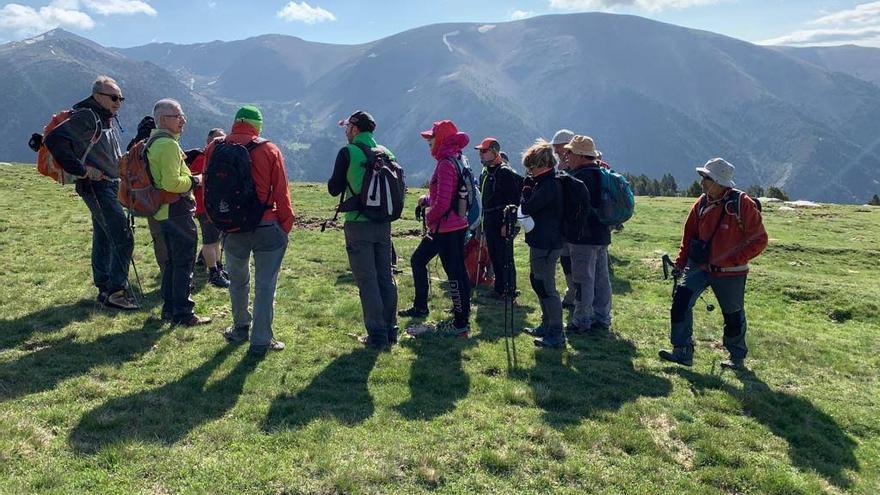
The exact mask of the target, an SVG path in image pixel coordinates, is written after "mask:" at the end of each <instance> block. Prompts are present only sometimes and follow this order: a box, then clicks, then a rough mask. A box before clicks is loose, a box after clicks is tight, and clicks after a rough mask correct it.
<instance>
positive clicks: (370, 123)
mask: <svg viewBox="0 0 880 495" xmlns="http://www.w3.org/2000/svg"><path fill="white" fill-rule="evenodd" d="M349 124H351V125H353V126H356V127H357V128H358V129H360V130H362V131H365V132H373V131H374V130H375V129H376V120H375V119H373V116H372V115H370V114H368V113H367V112H364V111H363V110H358V111H357V112H355V113H353V114H351V115H349V117H348V118H347V119H344V120H340V121H339V126H340V127H341V126H346V125H349Z"/></svg>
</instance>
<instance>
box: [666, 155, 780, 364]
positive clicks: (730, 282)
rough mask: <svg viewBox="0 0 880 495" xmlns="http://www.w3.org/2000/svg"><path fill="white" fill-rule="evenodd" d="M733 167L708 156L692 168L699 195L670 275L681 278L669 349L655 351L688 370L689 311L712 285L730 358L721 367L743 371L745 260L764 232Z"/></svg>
mask: <svg viewBox="0 0 880 495" xmlns="http://www.w3.org/2000/svg"><path fill="white" fill-rule="evenodd" d="M733 172H734V167H733V165H731V164H730V163H728V162H727V161H725V160H724V159H722V158H713V159H711V160H709V161H708V162H707V163H706V165H704V166H702V167H698V168H697V173H698V174H700V176H701V177H702V181H701V182H700V185H701V186H702V188H703V194H702V195H701V196H700V197H699V199H697V201H696V202H695V203H694V205H693V207H692V208H691V211H690V214H689V215H688V218H687V221H686V222H685V225H684V235H683V236H682V238H681V248H680V250H679V253H678V258H677V259H676V260H675V267H674V271H673V276H675V278H676V279H677V278H678V276H680V274H682V273H683V274H684V281H683V282H682V284H681V285H680V286H678V288H677V289H676V291H675V295H674V296H673V298H672V309H671V310H670V319H671V327H672V328H671V332H670V340H671V341H672V345H673V350H672V351H666V350H661V351H660V358H661V359H663V360H666V361H672V362H674V363H678V364H683V365H685V366H691V365H692V364H693V356H694V341H693V324H694V321H693V307H694V304H695V303H696V302H697V298H698V297H700V294H702V293H703V291H704V290H706V288H707V287H712V291H713V292H714V293H715V297H716V298H717V299H718V304H719V305H720V306H721V312H722V313H723V315H724V339H723V343H724V347H725V348H726V349H727V351H728V352H729V353H730V360H728V361H724V362H722V363H721V365H722V366H723V367H726V368H733V369H742V368H744V361H745V358H746V354H747V353H748V348H747V347H746V328H747V326H748V325H747V324H746V313H745V310H744V309H743V301H744V298H745V290H746V277H747V276H748V272H749V260H751V259H752V258H754V257H756V256H758V255H759V254H761V252H762V251H763V250H764V248H765V247H767V231H766V230H764V224H763V222H762V220H761V212H760V210H759V208H758V206H757V203H755V201H754V200H753V199H752V198H750V197H749V196H748V195H747V194H746V193H744V192H742V191H739V190H737V189H734V188H733V186H734V182H733Z"/></svg>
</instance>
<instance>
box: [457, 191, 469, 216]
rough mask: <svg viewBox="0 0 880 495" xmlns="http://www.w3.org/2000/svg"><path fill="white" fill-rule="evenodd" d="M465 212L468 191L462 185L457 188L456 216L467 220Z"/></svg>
mask: <svg viewBox="0 0 880 495" xmlns="http://www.w3.org/2000/svg"><path fill="white" fill-rule="evenodd" d="M467 210H468V189H467V185H465V184H462V185H461V187H459V188H458V211H457V212H456V213H458V216H460V217H461V218H467Z"/></svg>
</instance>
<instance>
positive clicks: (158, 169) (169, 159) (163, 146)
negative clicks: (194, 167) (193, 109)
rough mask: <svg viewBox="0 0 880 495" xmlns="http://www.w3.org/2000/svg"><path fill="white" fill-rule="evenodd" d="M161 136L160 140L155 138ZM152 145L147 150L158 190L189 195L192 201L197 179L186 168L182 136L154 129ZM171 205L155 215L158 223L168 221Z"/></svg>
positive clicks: (151, 171)
mask: <svg viewBox="0 0 880 495" xmlns="http://www.w3.org/2000/svg"><path fill="white" fill-rule="evenodd" d="M157 135H161V136H160V137H158V138H155V140H154V136H157ZM150 140H151V141H152V143H151V144H150V146H149V148H147V162H148V163H149V164H150V174H151V175H152V176H153V183H154V184H155V185H156V187H157V188H159V189H162V190H165V191H168V192H172V193H180V194H185V193H188V196H189V198H190V199H191V200H192V199H193V197H192V190H193V187H194V186H195V179H193V177H192V174H191V173H190V171H189V167H187V166H186V155H184V154H183V150H182V149H180V143H179V141H180V134H171V133H169V132H168V131H165V130H162V129H153V131H152V132H151V133H150ZM168 209H169V205H167V204H165V205H162V207H161V208H159V211H157V212H156V214H155V215H153V218H155V219H156V220H158V221H160V222H161V221H162V220H167V219H168Z"/></svg>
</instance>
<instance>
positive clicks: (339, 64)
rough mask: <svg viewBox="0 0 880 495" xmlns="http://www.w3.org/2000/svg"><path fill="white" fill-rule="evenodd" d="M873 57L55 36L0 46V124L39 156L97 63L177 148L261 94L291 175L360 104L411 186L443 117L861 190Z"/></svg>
mask: <svg viewBox="0 0 880 495" xmlns="http://www.w3.org/2000/svg"><path fill="white" fill-rule="evenodd" d="M878 61H880V50H878V49H871V48H862V47H852V46H850V47H832V48H821V49H820V48H790V47H765V46H758V45H754V44H751V43H748V42H744V41H740V40H736V39H733V38H730V37H726V36H722V35H718V34H714V33H710V32H706V31H700V30H694V29H687V28H683V27H679V26H675V25H670V24H664V23H660V22H656V21H651V20H648V19H644V18H640V17H636V16H625V15H614V14H601V13H586V14H567V15H553V16H543V17H535V18H530V19H525V20H520V21H513V22H505V23H497V24H477V23H451V24H435V25H430V26H425V27H421V28H417V29H413V30H409V31H405V32H402V33H399V34H396V35H393V36H390V37H387V38H383V39H380V40H377V41H373V42H370V43H365V44H361V45H334V44H325V43H313V42H309V41H305V40H302V39H299V38H296V37H292V36H282V35H264V36H258V37H255V38H249V39H245V40H240V41H231V42H221V41H214V42H210V43H198V44H191V45H177V44H171V43H153V44H148V45H144V46H139V47H133V48H107V47H102V46H100V45H98V44H96V43H93V42H91V41H89V40H87V39H85V38H81V37H78V36H75V35H73V34H70V33H67V32H64V31H62V30H54V31H51V32H49V33H46V34H44V35H41V36H38V37H36V38H31V39H29V40H25V41H21V42H13V43H7V44H4V45H0V63H2V64H3V65H4V66H5V67H11V68H12V71H11V77H10V76H8V77H6V78H5V79H3V80H0V90H2V91H0V105H3V107H4V108H5V109H7V110H10V115H15V116H16V117H15V118H14V119H8V120H7V121H5V122H2V123H0V130H2V131H5V132H0V157H2V158H3V159H5V160H14V161H33V153H31V152H30V151H29V150H28V149H27V148H26V146H25V143H26V141H27V136H29V135H30V133H31V132H33V131H35V130H37V129H38V128H39V127H41V126H42V125H43V124H44V123H45V121H47V120H48V117H49V116H50V115H51V114H52V113H53V112H55V111H57V110H59V109H61V108H64V107H65V106H66V105H70V104H71V103H73V102H75V101H78V99H80V98H82V97H83V96H84V95H86V94H87V92H88V89H89V85H90V83H91V81H92V80H93V79H94V77H95V76H96V75H97V74H99V73H106V74H108V75H110V76H111V77H114V78H116V79H117V80H118V81H119V82H120V85H121V86H122V88H123V91H124V93H125V95H126V98H127V99H126V104H125V105H124V106H123V111H122V113H121V115H120V119H121V121H122V122H123V125H124V126H126V127H128V128H129V129H131V128H133V127H134V126H135V125H136V123H137V121H138V120H139V118H140V117H141V116H142V115H145V114H147V113H148V112H149V110H150V109H151V107H152V103H153V102H155V101H156V100H157V99H159V98H161V97H166V96H167V97H173V98H176V99H178V100H179V101H181V103H182V105H183V107H184V111H185V112H186V113H187V115H188V117H189V123H188V128H187V129H186V131H185V134H184V139H183V141H184V145H185V146H187V147H193V146H198V145H201V144H203V140H204V136H205V135H206V133H207V130H208V129H209V128H211V127H216V126H224V127H228V126H229V123H230V120H231V116H232V114H233V113H234V111H235V108H236V107H237V106H238V105H240V104H241V103H255V104H257V105H259V106H260V108H261V109H262V110H263V114H264V118H265V125H264V135H265V136H266V137H268V138H269V139H271V140H273V141H274V142H276V143H277V144H279V145H280V146H281V148H282V150H283V151H284V152H285V158H286V164H287V166H288V170H289V172H290V176H291V178H293V179H301V180H326V178H327V177H328V176H329V174H330V168H331V167H332V163H333V160H334V158H335V154H336V151H337V150H338V148H339V147H340V146H341V145H342V144H344V137H343V135H342V132H341V130H340V129H339V128H338V127H337V126H336V122H337V121H338V120H339V119H342V118H344V117H345V116H347V115H348V114H350V113H352V112H353V111H354V110H358V109H363V110H367V111H369V112H371V113H372V114H373V115H374V116H375V118H376V120H377V122H378V128H377V130H376V136H377V138H378V140H379V141H380V142H382V143H383V144H386V145H387V146H388V147H389V148H391V149H392V150H394V151H395V152H396V154H397V155H398V158H399V161H400V163H401V164H402V165H403V166H404V168H405V169H406V170H407V173H408V176H409V182H410V183H411V184H415V185H421V184H423V183H424V182H425V180H426V179H427V178H428V176H429V174H430V171H431V168H432V161H431V159H430V157H429V155H428V153H427V148H426V146H425V144H424V141H423V140H421V139H420V137H419V136H418V131H420V130H422V129H425V128H428V127H430V125H431V122H432V121H434V120H439V119H443V118H450V119H453V120H454V121H455V122H456V123H457V124H458V126H459V128H460V129H462V130H464V131H466V132H468V133H469V134H470V135H471V138H472V144H476V143H477V142H478V141H479V140H480V139H482V138H483V137H485V136H494V137H497V138H498V139H499V140H500V141H501V143H502V145H503V147H504V148H505V149H506V150H507V151H508V152H509V153H510V154H511V155H512V156H515V155H516V154H518V152H520V151H521V150H522V149H524V148H525V147H526V146H528V144H530V143H531V142H532V141H534V139H536V138H538V137H541V136H543V137H550V136H552V134H553V133H554V132H555V131H556V130H557V129H559V128H570V129H572V130H574V131H575V132H578V133H584V134H589V135H591V136H593V137H594V138H595V139H596V142H597V144H598V147H599V148H600V150H602V151H603V154H604V157H605V159H606V160H607V161H609V162H610V163H612V165H614V166H615V168H616V169H618V170H620V171H626V172H630V173H634V174H647V175H649V176H652V177H659V176H660V175H663V174H664V173H667V172H669V173H672V174H673V175H674V177H675V178H676V180H677V181H678V182H679V184H680V185H682V186H684V185H686V184H687V183H690V182H691V181H693V180H694V178H695V174H694V167H696V166H699V165H702V163H704V162H705V161H706V160H707V159H709V158H712V157H714V156H723V157H725V158H727V159H728V160H729V161H730V162H732V163H733V164H734V165H736V167H737V171H736V180H737V183H738V184H739V185H741V186H742V187H748V186H749V185H752V184H758V185H762V186H764V187H767V186H770V185H775V186H779V187H782V188H783V189H785V190H786V191H788V192H789V193H790V195H792V196H796V197H799V198H806V199H813V200H819V201H834V202H864V201H865V200H866V199H867V198H870V196H871V195H873V194H875V193H877V192H878V190H880V182H878V180H877V179H878V177H880V120H878V119H877V115H880V85H878V84H880V82H878V81H880V69H877V67H880V64H878V63H877V62H878ZM129 134H133V132H131V131H129ZM471 151H472V150H471ZM469 155H470V157H471V161H472V163H474V164H475V166H476V167H477V168H479V164H478V163H475V162H476V156H475V154H474V153H472V152H469Z"/></svg>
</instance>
